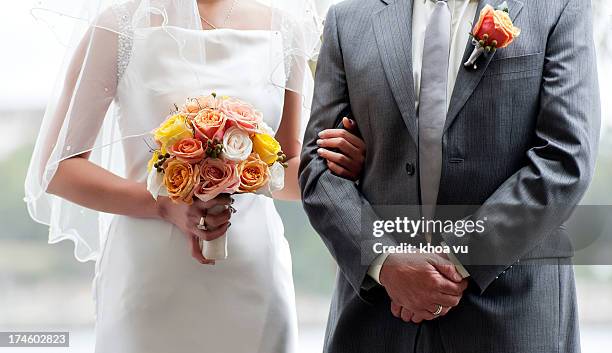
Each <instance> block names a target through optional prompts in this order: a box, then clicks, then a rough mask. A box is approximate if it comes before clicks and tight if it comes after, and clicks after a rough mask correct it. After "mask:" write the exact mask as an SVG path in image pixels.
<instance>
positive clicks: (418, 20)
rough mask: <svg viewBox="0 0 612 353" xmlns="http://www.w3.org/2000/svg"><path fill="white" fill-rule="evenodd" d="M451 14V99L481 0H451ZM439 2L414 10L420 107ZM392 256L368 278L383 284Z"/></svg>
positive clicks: (418, 4) (417, 4) (428, 0)
mask: <svg viewBox="0 0 612 353" xmlns="http://www.w3.org/2000/svg"><path fill="white" fill-rule="evenodd" d="M447 2H448V6H449V8H450V11H451V21H452V23H451V48H450V51H451V52H450V59H449V60H450V62H449V67H448V90H447V92H448V99H447V102H449V103H450V97H451V96H452V94H453V89H454V87H455V81H456V80H457V75H458V74H459V70H460V69H461V68H462V67H463V63H462V62H461V61H462V60H463V54H464V52H465V46H466V44H467V42H468V41H469V40H470V35H469V33H470V32H471V31H472V26H473V23H472V22H473V21H474V17H475V16H476V11H477V10H478V0H448V1H447ZM435 3H436V1H435V0H414V3H413V7H412V69H413V76H414V92H415V93H416V100H415V106H416V107H417V111H418V106H419V94H420V90H421V89H420V88H421V68H422V65H423V46H424V42H425V30H426V29H427V24H428V23H429V18H430V16H431V14H432V13H433V10H434V6H435ZM448 255H449V258H450V260H451V261H452V262H453V263H454V264H455V266H456V267H457V271H458V272H459V273H460V274H461V275H462V276H463V277H464V278H465V277H467V276H469V274H468V273H467V271H466V270H465V268H464V267H463V266H462V265H461V263H460V262H459V261H458V260H457V258H456V257H455V256H454V255H453V254H448ZM388 256H389V254H381V255H379V256H378V257H377V258H376V259H375V260H374V262H373V263H372V264H371V265H370V267H369V270H368V275H369V276H370V277H372V278H373V279H374V280H375V281H376V282H378V283H379V284H380V280H379V277H380V270H381V269H382V265H383V263H384V262H385V260H386V259H387V257H388Z"/></svg>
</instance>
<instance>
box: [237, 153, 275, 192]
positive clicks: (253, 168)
mask: <svg viewBox="0 0 612 353" xmlns="http://www.w3.org/2000/svg"><path fill="white" fill-rule="evenodd" d="M238 176H240V187H239V188H238V192H256V191H257V190H259V189H261V188H262V187H263V186H265V185H266V184H267V183H268V180H269V179H270V170H269V169H268V165H267V164H266V162H264V161H262V160H261V159H259V157H258V156H257V154H255V153H253V154H251V155H250V156H249V158H247V159H246V160H245V161H243V162H242V163H240V164H239V165H238Z"/></svg>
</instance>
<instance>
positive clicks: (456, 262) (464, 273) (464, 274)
mask: <svg viewBox="0 0 612 353" xmlns="http://www.w3.org/2000/svg"><path fill="white" fill-rule="evenodd" d="M442 246H444V247H445V246H447V245H446V243H444V242H442ZM447 255H448V259H449V260H450V262H452V263H453V265H455V268H456V269H457V272H459V274H460V275H461V277H462V278H468V277H470V273H469V272H468V271H467V270H466V269H465V267H463V265H462V264H461V262H460V261H459V259H457V257H456V256H455V254H453V253H452V252H449V253H448V254H447Z"/></svg>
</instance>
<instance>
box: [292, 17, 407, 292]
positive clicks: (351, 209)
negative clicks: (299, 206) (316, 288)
mask: <svg viewBox="0 0 612 353" xmlns="http://www.w3.org/2000/svg"><path fill="white" fill-rule="evenodd" d="M347 111H350V104H349V98H348V87H347V83H346V75H345V72H344V63H343V57H342V50H341V48H340V43H339V40H338V28H337V23H336V16H335V7H331V8H330V9H329V12H328V15H327V19H326V21H325V30H324V34H323V46H322V48H321V53H320V55H319V60H318V64H317V72H316V78H315V90H314V97H313V104H312V115H311V118H310V121H309V123H308V128H307V130H306V134H305V136H304V146H303V150H302V156H301V163H300V185H301V188H302V202H303V204H304V209H305V210H306V213H307V214H308V217H309V218H310V222H311V223H312V225H313V227H314V228H315V229H316V231H317V232H318V233H319V234H320V236H321V238H322V239H323V241H324V242H325V245H326V246H327V248H328V249H329V251H330V252H331V254H332V256H333V257H334V258H335V260H336V262H337V263H338V266H339V267H340V270H341V271H342V273H343V274H344V276H345V277H346V278H347V279H348V281H349V282H350V284H351V286H352V287H353V289H354V290H355V291H356V292H358V293H360V295H363V294H364V288H370V287H371V286H372V285H374V284H375V283H374V282H373V280H372V279H371V278H370V277H369V276H366V274H367V271H368V267H369V265H370V264H371V263H372V262H373V261H374V259H375V258H376V254H375V253H374V252H373V251H372V246H373V244H374V243H382V244H383V245H395V244H396V243H395V241H394V240H393V239H392V238H388V237H383V238H374V237H373V236H372V232H371V228H370V229H368V228H367V227H362V225H372V224H373V222H374V221H375V220H376V218H377V217H376V214H375V213H374V210H373V209H372V207H371V205H370V204H369V202H368V201H367V200H366V199H365V198H364V197H363V195H362V194H361V193H360V192H359V190H358V189H357V187H356V185H355V183H354V182H352V181H350V180H347V179H344V178H341V177H338V176H336V175H334V174H333V173H331V172H330V170H329V168H328V167H327V164H326V161H325V159H323V158H321V157H319V156H318V154H317V143H316V141H317V139H318V133H319V132H320V131H323V130H325V129H330V128H334V127H335V126H336V124H337V120H338V117H339V116H341V114H342V113H344V112H347ZM362 228H365V229H362ZM368 230H369V234H368Z"/></svg>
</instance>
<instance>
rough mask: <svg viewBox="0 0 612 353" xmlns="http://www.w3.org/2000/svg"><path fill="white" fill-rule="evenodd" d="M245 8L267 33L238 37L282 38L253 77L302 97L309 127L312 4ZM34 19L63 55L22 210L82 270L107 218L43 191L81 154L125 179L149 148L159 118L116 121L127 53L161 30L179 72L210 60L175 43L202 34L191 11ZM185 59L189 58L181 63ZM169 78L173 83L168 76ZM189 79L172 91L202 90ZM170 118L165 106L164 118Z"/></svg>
mask: <svg viewBox="0 0 612 353" xmlns="http://www.w3.org/2000/svg"><path fill="white" fill-rule="evenodd" d="M241 1H243V2H250V3H253V4H257V5H260V6H262V8H263V9H265V13H267V14H269V16H268V17H266V19H267V18H269V23H266V25H264V26H262V27H261V28H250V29H244V30H266V31H271V32H272V33H274V34H275V35H280V36H282V43H283V45H282V49H279V48H278V46H274V45H271V46H270V53H269V56H268V58H269V60H264V62H261V63H259V65H258V67H259V68H260V69H261V70H262V72H263V73H264V74H265V77H267V79H268V80H270V83H271V84H273V85H274V86H277V87H282V88H284V89H286V90H290V91H293V92H296V93H298V94H300V95H301V96H302V100H303V112H302V116H301V119H302V122H301V125H302V126H304V127H305V126H306V122H307V118H308V115H309V111H308V110H309V107H310V101H311V98H312V88H313V79H312V74H311V72H310V70H309V66H308V62H309V61H310V60H315V59H316V55H317V53H318V49H319V46H320V38H321V37H320V36H321V30H322V23H321V21H320V18H319V17H318V16H317V11H316V9H315V6H314V4H313V2H312V0H261V1H259V0H241ZM32 14H33V16H35V18H36V19H38V20H39V21H42V22H44V23H46V24H47V25H48V26H49V28H50V29H51V30H52V31H54V33H55V34H56V37H57V38H58V41H60V43H61V44H62V45H65V46H66V56H65V63H64V65H63V67H62V68H61V70H60V72H59V78H58V80H57V83H56V86H55V90H54V95H53V97H51V99H50V100H49V103H48V106H47V109H46V112H45V116H44V118H43V122H42V125H41V128H40V133H39V137H38V140H37V142H36V146H35V150H34V153H33V156H32V160H31V162H30V166H29V170H28V174H27V177H26V183H25V194H26V198H25V201H26V202H27V206H28V210H29V212H30V215H31V216H32V218H33V219H35V220H36V221H38V222H40V223H44V224H48V225H49V227H50V231H49V242H50V243H56V242H59V241H61V240H65V239H70V240H72V241H73V242H74V243H75V248H74V255H75V257H76V258H77V259H78V260H79V261H89V260H96V259H97V257H98V256H99V252H100V248H101V244H103V242H104V241H105V239H104V234H106V233H107V230H108V226H109V219H110V215H106V214H103V213H100V212H97V211H93V210H90V209H87V208H84V207H81V206H79V205H76V204H74V203H71V202H69V201H66V200H63V199H61V198H59V197H56V196H53V195H50V194H47V193H46V190H47V187H48V185H49V182H50V181H51V180H52V178H53V176H54V175H55V172H56V170H57V166H58V164H59V163H60V162H61V161H62V160H65V159H67V158H71V157H74V156H77V155H82V154H89V159H90V160H91V161H92V162H94V163H96V164H98V165H100V166H102V167H103V168H105V169H107V170H110V171H111V172H113V173H115V174H118V175H120V176H125V175H126V170H127V169H129V167H130V166H129V165H127V166H126V163H125V158H124V151H123V146H124V145H125V144H126V143H135V141H136V140H138V142H139V143H142V144H145V143H146V142H145V141H147V140H149V142H148V143H149V144H150V143H152V142H151V141H150V138H148V135H149V133H150V131H151V130H153V129H154V128H155V127H156V126H157V125H158V124H159V123H160V122H161V120H163V118H165V117H155V118H152V119H150V124H148V123H144V124H131V125H129V126H130V127H129V128H125V126H126V124H123V125H121V124H119V121H120V120H121V119H130V116H122V114H121V109H120V106H121V105H120V104H119V102H118V98H117V90H118V87H119V85H120V83H121V80H122V79H124V77H125V76H129V77H130V79H131V80H138V75H129V72H130V70H131V69H132V68H131V67H130V57H131V56H132V55H133V54H134V53H133V52H132V50H133V43H134V41H135V40H138V39H139V36H142V35H143V34H145V33H146V32H147V31H148V30H150V29H155V30H159V29H161V30H163V31H164V33H165V35H167V36H168V38H170V39H171V40H172V42H173V49H172V50H174V51H175V54H176V55H178V56H183V58H184V62H185V70H190V66H192V65H194V63H195V65H197V66H199V65H206V60H207V59H206V55H200V56H197V57H194V54H193V53H194V52H195V53H205V52H206V48H205V43H200V44H199V45H201V46H202V47H201V48H198V49H199V50H195V51H194V50H188V51H185V47H184V46H185V45H186V40H185V39H184V38H182V36H181V33H183V32H182V31H181V30H187V32H188V31H190V30H194V31H201V30H203V28H202V24H201V21H200V18H199V15H200V14H199V12H198V7H197V2H196V0H131V1H117V0H114V1H113V0H83V1H80V0H72V1H68V0H41V1H37V2H36V3H35V6H34V7H33V9H32ZM202 15H205V14H202ZM265 22H268V21H265ZM230 27H231V25H230ZM177 29H181V30H177ZM190 49H193V48H190ZM185 52H188V53H189V54H187V55H189V57H184V55H185V54H184V53H185ZM159 55H164V53H160V54H159ZM232 74H234V73H228V75H232ZM168 76H169V77H170V79H171V77H172V73H171V72H169V73H168ZM189 77H190V78H189V79H190V80H193V82H174V83H173V85H185V87H198V82H202V81H203V80H206V77H201V75H200V74H199V73H198V70H193V74H192V75H189ZM131 85H140V86H141V87H142V91H143V92H148V94H160V95H163V93H164V92H163V91H164V90H165V87H164V85H163V84H157V83H155V82H151V80H142V82H131ZM209 93H210V92H193V95H199V94H209ZM185 98H187V97H182V99H185ZM176 103H177V104H182V103H183V102H182V101H177V102H176ZM171 110H172V107H171V106H169V107H168V113H170V111H171Z"/></svg>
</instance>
